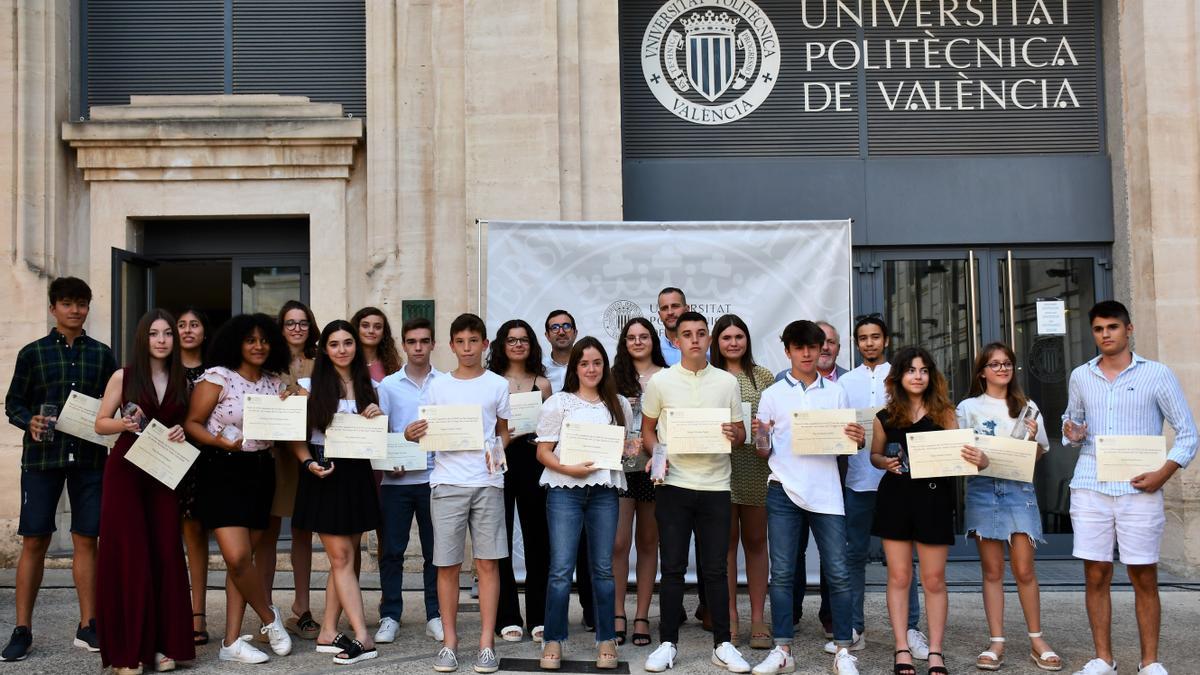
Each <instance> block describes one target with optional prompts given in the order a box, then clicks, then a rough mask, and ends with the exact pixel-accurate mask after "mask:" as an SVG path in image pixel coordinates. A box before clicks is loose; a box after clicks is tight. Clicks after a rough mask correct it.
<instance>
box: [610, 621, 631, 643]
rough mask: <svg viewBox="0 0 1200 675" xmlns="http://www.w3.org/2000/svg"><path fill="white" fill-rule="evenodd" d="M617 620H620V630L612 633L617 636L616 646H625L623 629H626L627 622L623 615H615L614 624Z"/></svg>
mask: <svg viewBox="0 0 1200 675" xmlns="http://www.w3.org/2000/svg"><path fill="white" fill-rule="evenodd" d="M617 619H620V620H621V630H614V631H613V633H614V634H615V635H616V636H617V644H618V645H623V644H625V629H626V628H627V627H628V620H627V619H626V618H625V615H624V614H617V615H616V616H614V617H613V621H614V622H615V621H616V620H617Z"/></svg>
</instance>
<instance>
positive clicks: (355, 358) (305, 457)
mask: <svg viewBox="0 0 1200 675" xmlns="http://www.w3.org/2000/svg"><path fill="white" fill-rule="evenodd" d="M317 346H318V351H317V359H316V363H314V364H313V374H312V382H311V385H312V386H311V389H310V392H309V396H308V422H309V425H310V426H311V427H312V433H311V435H310V436H309V439H308V443H303V442H292V443H291V444H290V445H291V449H292V452H293V453H294V454H295V456H296V461H298V462H299V463H300V471H301V473H300V482H299V484H298V485H297V488H296V507H295V510H294V514H295V515H294V516H293V518H294V519H295V523H296V527H298V528H300V529H302V530H307V531H309V532H316V533H317V535H318V536H320V537H321V544H322V545H323V546H324V547H325V554H326V555H327V556H328V557H329V570H330V571H329V581H328V584H327V586H326V587H325V615H324V617H323V621H324V623H323V624H322V627H321V633H320V634H319V635H318V636H317V651H319V652H323V653H331V654H335V656H334V657H333V662H334V663H337V664H340V665H348V664H352V663H358V662H359V661H365V660H367V659H373V658H375V657H376V655H377V654H378V653H377V652H376V651H375V643H374V642H373V641H372V640H371V635H370V633H368V632H367V621H366V618H365V616H364V612H363V600H362V591H361V590H360V588H359V585H358V551H359V547H360V545H361V543H362V534H363V532H367V531H370V530H373V529H375V528H376V527H378V525H379V502H378V500H377V499H376V498H375V475H374V471H373V470H372V469H371V460H369V459H345V458H343V459H336V460H334V459H326V457H325V452H324V448H325V431H326V429H328V428H329V426H330V424H332V423H333V419H334V415H336V414H337V413H346V414H351V415H353V414H361V415H362V416H363V417H366V418H368V419H370V418H372V417H377V416H379V415H382V414H383V411H382V410H381V409H380V407H379V403H378V396H377V395H376V393H375V387H374V386H373V384H372V382H371V374H370V372H369V371H368V370H367V365H366V362H365V360H364V359H363V355H362V352H361V351H360V350H359V349H358V333H357V332H356V331H355V329H354V326H353V325H351V324H350V322H348V321H344V320H342V319H338V320H335V321H330V322H329V323H328V324H327V325H326V326H325V329H324V330H323V331H321V337H320V339H319V340H318V341H317ZM343 610H345V612H346V618H347V619H348V620H349V622H350V627H351V629H353V630H354V637H353V638H347V637H345V636H344V635H342V634H340V633H338V634H336V635H335V634H334V633H335V631H336V630H337V625H338V616H339V615H340V614H341V612H342V611H343Z"/></svg>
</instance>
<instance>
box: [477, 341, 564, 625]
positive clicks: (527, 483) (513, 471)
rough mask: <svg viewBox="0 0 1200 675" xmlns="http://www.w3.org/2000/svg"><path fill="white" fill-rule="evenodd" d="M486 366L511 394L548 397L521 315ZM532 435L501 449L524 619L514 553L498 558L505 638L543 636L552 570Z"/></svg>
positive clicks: (533, 343)
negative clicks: (517, 528)
mask: <svg viewBox="0 0 1200 675" xmlns="http://www.w3.org/2000/svg"><path fill="white" fill-rule="evenodd" d="M488 369H489V370H491V371H492V372H493V373H496V374H497V375H503V376H504V378H505V379H507V380H508V392H509V394H520V393H524V392H533V391H536V392H539V393H541V395H542V400H543V401H545V400H546V399H548V398H550V380H548V379H546V368H545V366H544V365H542V348H541V346H540V345H539V344H538V341H537V338H535V337H534V334H533V328H531V327H530V326H529V324H528V323H525V322H524V321H522V320H521V319H512V320H511V321H505V322H504V323H503V324H501V325H500V329H499V330H497V331H496V340H495V341H494V342H492V350H491V352H490V353H489V354H488ZM533 439H534V434H533V433H532V430H528V431H527V432H526V433H522V434H521V435H519V436H518V435H516V434H515V433H514V434H512V440H511V441H510V442H509V444H508V447H506V448H505V449H504V453H505V456H506V459H507V462H508V471H507V472H505V474H504V518H505V523H506V524H507V526H508V550H509V551H512V537H513V517H514V511H520V514H521V537H522V540H523V541H524V547H523V548H524V552H525V618H526V619H528V621H527V622H525V621H522V619H521V604H520V600H519V599H518V598H517V581H516V578H515V577H514V576H513V566H512V555H511V554H510V555H509V557H507V558H504V559H503V560H501V561H500V607H499V610H498V612H497V615H496V626H497V627H500V629H499V631H500V632H499V635H500V637H501V639H503V640H505V641H507V642H518V641H520V640H521V638H522V637H524V636H525V629H524V628H523V626H525V625H528V626H529V629H530V633H531V636H532V637H533V639H534V641H535V642H539V641H541V639H542V632H543V630H544V627H543V624H545V619H544V617H545V614H546V582H547V580H548V579H549V570H550V534H549V532H548V531H547V527H546V491H545V490H544V489H542V488H541V487H540V486H539V485H538V479H539V478H540V477H541V475H542V465H541V463H540V462H538V460H537V445H536V444H535V443H534V440H533Z"/></svg>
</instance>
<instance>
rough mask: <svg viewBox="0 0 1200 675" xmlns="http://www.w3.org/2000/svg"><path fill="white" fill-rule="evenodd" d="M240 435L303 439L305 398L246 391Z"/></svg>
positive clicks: (306, 421)
mask: <svg viewBox="0 0 1200 675" xmlns="http://www.w3.org/2000/svg"><path fill="white" fill-rule="evenodd" d="M242 401H243V403H242V436H243V437H245V438H247V439H251V440H256V441H307V440H308V397H307V396H289V397H287V398H282V399H281V398H279V397H278V396H267V395H263V394H246V395H245V396H244V397H242Z"/></svg>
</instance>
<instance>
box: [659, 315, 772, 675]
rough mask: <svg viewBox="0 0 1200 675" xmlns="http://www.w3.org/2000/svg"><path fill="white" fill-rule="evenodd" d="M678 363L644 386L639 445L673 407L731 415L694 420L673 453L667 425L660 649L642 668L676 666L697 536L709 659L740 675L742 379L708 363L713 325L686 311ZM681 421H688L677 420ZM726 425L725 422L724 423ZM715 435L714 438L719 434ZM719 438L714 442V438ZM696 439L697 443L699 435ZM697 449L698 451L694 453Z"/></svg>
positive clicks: (681, 320)
mask: <svg viewBox="0 0 1200 675" xmlns="http://www.w3.org/2000/svg"><path fill="white" fill-rule="evenodd" d="M676 340H677V343H678V346H679V348H680V351H681V353H682V358H681V360H680V362H679V363H678V364H676V365H674V366H671V367H670V368H667V369H666V370H663V371H661V372H659V373H658V374H657V375H655V376H654V377H653V378H651V380H650V384H649V385H647V386H646V394H645V396H643V397H642V445H643V448H644V450H645V451H646V453H647V454H652V453H653V452H654V447H655V446H656V445H658V444H659V438H658V420H659V418H660V417H662V416H664V415H668V416H670V412H671V411H672V409H676V410H680V411H685V412H689V413H690V412H691V411H692V410H695V414H696V415H697V416H703V417H705V418H707V417H708V416H709V415H710V414H711V413H710V412H709V411H712V412H716V411H717V410H718V409H725V410H728V411H729V416H728V418H724V413H722V421H721V422H720V423H717V422H716V421H715V420H712V421H711V423H710V421H708V420H707V419H705V420H704V421H698V422H692V423H689V427H688V431H689V432H690V433H691V434H693V436H694V437H693V438H691V439H689V441H690V444H691V446H692V447H689V448H688V450H690V451H691V452H687V453H683V454H678V453H676V454H674V455H672V453H671V444H672V443H674V442H677V441H673V440H671V439H672V434H673V433H681V432H679V431H678V430H676V431H674V432H673V430H672V428H671V427H670V426H668V427H667V428H666V429H665V430H664V431H665V432H666V433H665V434H664V435H665V437H666V439H667V450H666V452H667V457H668V462H667V471H666V477H665V479H664V484H662V485H659V486H658V487H657V488H655V495H654V508H655V517H656V518H657V519H658V532H659V551H660V556H661V559H662V563H661V566H662V585H661V586H660V590H659V595H660V597H659V611H660V613H661V615H662V625H661V627H660V628H659V639H660V644H659V646H658V647H657V648H655V650H654V651H653V652H652V653H651V654H650V655H649V656H648V657H646V664H645V668H646V670H647V671H649V672H652V673H658V672H662V671H664V670H666V669H667V668H671V667H672V666H673V665H674V663H675V657H676V655H677V654H678V647H676V645H677V644H678V642H679V625H680V623H682V619H683V617H684V616H686V615H684V612H683V575H684V572H686V571H687V566H688V548H689V545H690V543H691V539H692V534H693V533H694V534H695V536H696V548H697V549H698V550H699V552H700V557H699V560H698V561H697V565H698V567H700V568H701V569H703V575H704V576H703V578H702V579H701V582H702V583H703V584H704V598H705V600H706V601H707V603H708V607H709V613H710V616H711V618H712V625H713V638H712V639H713V650H712V655H711V658H712V662H713V663H714V664H715V665H717V666H719V667H721V668H725V669H726V670H729V671H730V672H735V673H746V672H749V671H750V665H749V664H748V663H746V660H745V659H744V658H742V655H741V653H740V652H739V651H738V650H737V647H734V646H733V643H732V642H730V641H729V638H730V634H729V586H728V579H727V577H726V572H727V570H726V555H727V554H728V553H729V518H730V515H729V513H730V502H729V475H730V468H729V450H730V446H738V445H741V444H742V443H744V442H745V441H746V430H745V428H744V427H743V426H742V396H741V389H740V388H739V387H738V383H737V378H735V377H734V376H733V375H730V374H729V373H727V372H725V371H723V370H718V369H716V368H713V367H712V366H711V365H710V364H709V363H708V348H709V345H710V344H711V343H712V339H711V337H710V336H709V332H708V321H707V320H706V319H705V318H704V315H703V314H700V313H698V312H691V311H688V312H684V313H683V314H682V315H680V317H679V321H678V323H677V324H676ZM679 417H684V416H682V415H680V416H679ZM726 419H727V420H728V421H725V420H726ZM714 432H715V433H714ZM713 436H715V437H716V440H715V442H714V440H713V439H712V437H713ZM695 437H699V438H695ZM697 450H700V452H697Z"/></svg>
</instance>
